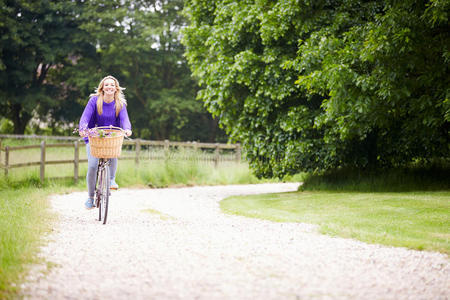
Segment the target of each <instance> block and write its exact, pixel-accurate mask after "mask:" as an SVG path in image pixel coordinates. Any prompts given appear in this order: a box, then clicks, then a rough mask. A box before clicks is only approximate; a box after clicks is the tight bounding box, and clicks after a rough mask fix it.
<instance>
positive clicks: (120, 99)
mask: <svg viewBox="0 0 450 300" xmlns="http://www.w3.org/2000/svg"><path fill="white" fill-rule="evenodd" d="M106 79H112V80H114V82H115V84H116V92H115V93H114V100H116V103H115V107H116V117H117V116H118V115H119V112H120V111H121V110H122V108H123V106H124V105H127V100H126V99H125V95H124V94H123V90H124V89H125V88H123V87H120V85H119V81H118V80H117V79H116V78H114V77H113V76H111V75H108V76H106V77H105V78H103V79H102V81H100V83H99V85H98V88H97V89H96V90H95V93H93V94H90V95H89V97H93V96H97V112H98V114H99V115H101V114H102V113H103V85H104V83H105V80H106Z"/></svg>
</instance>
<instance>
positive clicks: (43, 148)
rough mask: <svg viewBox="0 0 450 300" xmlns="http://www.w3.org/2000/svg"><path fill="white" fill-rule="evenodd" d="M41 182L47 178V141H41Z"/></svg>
mask: <svg viewBox="0 0 450 300" xmlns="http://www.w3.org/2000/svg"><path fill="white" fill-rule="evenodd" d="M40 173H41V174H40V175H41V184H43V183H44V178H45V141H42V142H41V172H40Z"/></svg>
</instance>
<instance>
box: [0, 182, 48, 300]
mask: <svg viewBox="0 0 450 300" xmlns="http://www.w3.org/2000/svg"><path fill="white" fill-rule="evenodd" d="M49 193H50V190H42V189H36V188H35V187H30V186H28V187H23V188H17V189H8V190H1V191H0V299H9V298H15V296H17V292H18V283H19V282H21V281H22V280H23V276H24V274H26V271H27V266H29V265H30V264H31V263H34V262H37V258H36V254H37V252H38V247H39V245H40V244H41V243H42V241H41V238H40V237H41V236H42V235H43V234H45V233H46V232H47V231H48V230H49V228H50V225H49V220H50V219H51V215H50V213H49V210H48V209H47V207H48V202H47V200H46V199H47V196H48V195H49Z"/></svg>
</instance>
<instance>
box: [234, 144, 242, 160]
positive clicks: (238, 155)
mask: <svg viewBox="0 0 450 300" xmlns="http://www.w3.org/2000/svg"><path fill="white" fill-rule="evenodd" d="M241 155H242V154H241V144H239V143H238V144H236V154H235V156H236V162H237V163H240V162H241Z"/></svg>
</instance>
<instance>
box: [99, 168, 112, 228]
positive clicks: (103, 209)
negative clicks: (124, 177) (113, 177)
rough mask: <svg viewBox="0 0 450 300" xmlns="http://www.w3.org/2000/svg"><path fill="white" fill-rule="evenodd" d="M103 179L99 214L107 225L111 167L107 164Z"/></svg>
mask: <svg viewBox="0 0 450 300" xmlns="http://www.w3.org/2000/svg"><path fill="white" fill-rule="evenodd" d="M102 175H103V178H102V185H101V195H102V197H101V201H100V202H101V204H100V207H99V210H100V212H99V214H101V217H102V220H103V224H106V219H107V217H108V204H109V192H110V191H109V185H110V182H109V181H110V180H109V165H108V164H107V165H106V166H104V168H103V172H102Z"/></svg>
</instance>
